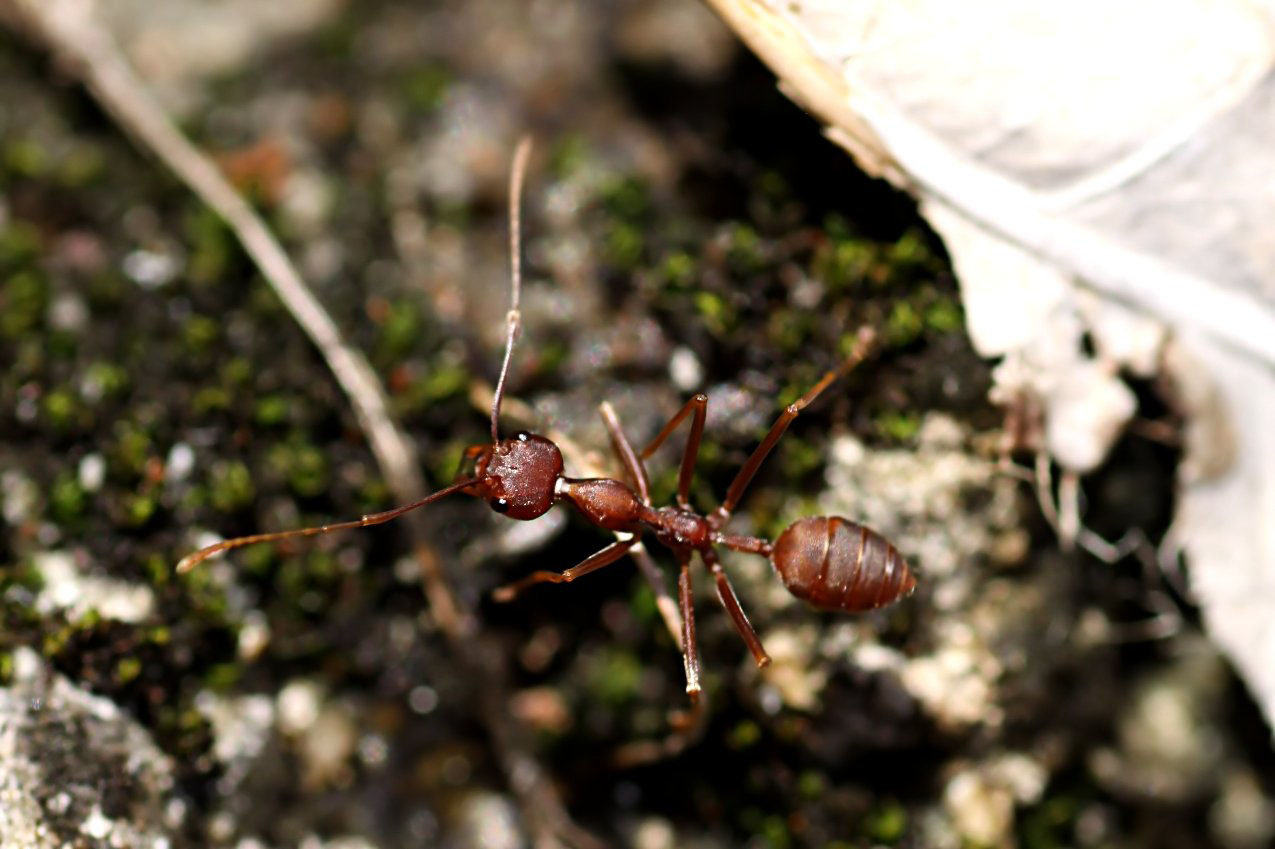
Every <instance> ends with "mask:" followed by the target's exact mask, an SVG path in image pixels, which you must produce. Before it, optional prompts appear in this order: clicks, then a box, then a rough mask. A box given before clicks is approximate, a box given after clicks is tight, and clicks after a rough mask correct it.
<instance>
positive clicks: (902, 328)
mask: <svg viewBox="0 0 1275 849" xmlns="http://www.w3.org/2000/svg"><path fill="white" fill-rule="evenodd" d="M924 329H925V322H924V320H923V319H922V317H921V314H920V313H919V312H917V309H916V307H914V306H913V305H912V304H910V303H908V302H907V301H896V302H895V303H894V306H893V308H891V310H890V315H889V316H888V317H887V318H886V320H885V341H886V344H887V345H889V346H890V347H893V348H902V347H906V346H907V345H910V344H912V343H913V342H915V341H916V340H917V339H918V338H920V336H921V333H922V331H923V330H924Z"/></svg>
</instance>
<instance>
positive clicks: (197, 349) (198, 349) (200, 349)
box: [182, 315, 221, 354]
mask: <svg viewBox="0 0 1275 849" xmlns="http://www.w3.org/2000/svg"><path fill="white" fill-rule="evenodd" d="M220 336H221V325H220V323H218V321H217V320H216V319H214V318H211V317H209V316H206V315H192V316H189V317H188V318H187V319H186V321H185V323H184V324H183V325H182V344H183V345H184V346H185V347H186V350H187V351H188V352H190V353H192V354H206V353H208V352H209V350H210V349H211V348H212V345H213V343H214V342H216V341H217V339H218V338H219V337H220Z"/></svg>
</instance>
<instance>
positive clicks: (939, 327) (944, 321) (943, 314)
mask: <svg viewBox="0 0 1275 849" xmlns="http://www.w3.org/2000/svg"><path fill="white" fill-rule="evenodd" d="M925 326H926V328H927V329H928V330H930V331H932V332H934V333H954V332H956V331H959V330H962V329H963V328H964V327H965V313H964V311H962V309H961V306H960V304H958V303H957V302H956V299H955V298H951V297H945V298H940V299H939V300H936V301H935V302H934V303H932V304H930V305H929V306H928V307H927V308H926V310H925Z"/></svg>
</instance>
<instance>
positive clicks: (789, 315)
mask: <svg viewBox="0 0 1275 849" xmlns="http://www.w3.org/2000/svg"><path fill="white" fill-rule="evenodd" d="M814 324H815V315H814V313H812V312H810V311H809V310H795V309H777V310H775V311H774V312H772V313H771V314H770V318H769V319H768V320H767V322H766V336H767V338H768V339H769V340H770V342H771V344H772V345H774V346H775V347H777V348H779V349H780V350H782V351H784V352H786V353H789V354H795V353H798V352H799V351H801V350H802V349H803V348H804V347H805V345H806V343H807V341H809V339H810V336H811V333H812V332H813V330H814Z"/></svg>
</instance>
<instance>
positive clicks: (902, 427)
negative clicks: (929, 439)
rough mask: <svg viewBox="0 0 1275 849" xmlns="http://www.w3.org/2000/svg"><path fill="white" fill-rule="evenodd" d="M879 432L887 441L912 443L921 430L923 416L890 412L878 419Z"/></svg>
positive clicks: (882, 414) (912, 413)
mask: <svg viewBox="0 0 1275 849" xmlns="http://www.w3.org/2000/svg"><path fill="white" fill-rule="evenodd" d="M875 424H876V428H877V432H878V433H879V434H881V436H882V437H884V438H885V439H890V440H893V441H895V442H910V441H911V440H913V439H916V435H917V433H918V432H919V431H920V430H921V416H920V414H919V413H914V412H901V411H895V410H889V411H886V412H883V413H881V414H879V415H878V416H877V417H876V422H875Z"/></svg>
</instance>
